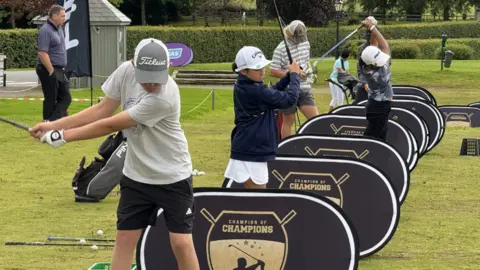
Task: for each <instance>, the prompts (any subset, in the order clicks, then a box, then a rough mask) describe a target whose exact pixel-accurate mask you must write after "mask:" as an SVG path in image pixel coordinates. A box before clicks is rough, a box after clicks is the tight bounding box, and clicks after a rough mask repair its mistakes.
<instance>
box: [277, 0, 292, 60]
mask: <svg viewBox="0 0 480 270" xmlns="http://www.w3.org/2000/svg"><path fill="white" fill-rule="evenodd" d="M273 4H274V5H275V11H276V12H277V20H278V25H279V26H280V33H281V34H282V37H283V42H284V43H285V49H286V50H287V55H288V60H289V61H290V64H291V63H292V62H293V59H292V54H291V53H290V48H288V44H287V39H286V38H285V34H284V33H283V27H282V22H281V21H280V13H279V12H278V7H277V2H276V1H275V0H273Z"/></svg>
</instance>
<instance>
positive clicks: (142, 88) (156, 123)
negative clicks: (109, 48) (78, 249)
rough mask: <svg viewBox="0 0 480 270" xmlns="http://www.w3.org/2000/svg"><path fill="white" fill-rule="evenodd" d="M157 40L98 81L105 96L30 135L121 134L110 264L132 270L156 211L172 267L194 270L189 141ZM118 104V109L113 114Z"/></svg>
mask: <svg viewBox="0 0 480 270" xmlns="http://www.w3.org/2000/svg"><path fill="white" fill-rule="evenodd" d="M168 68H169V57H168V50H167V48H166V46H165V45H164V44H163V43H162V42H161V41H159V40H156V39H153V38H148V39H144V40H142V41H141V42H140V43H139V44H138V46H137V48H136V49H135V57H134V59H133V61H127V62H124V63H123V64H121V65H120V66H119V67H118V68H117V70H115V71H114V72H113V73H112V74H111V75H110V77H109V78H108V79H107V81H106V82H105V83H104V84H103V85H102V90H103V92H104V93H105V95H106V97H105V99H104V100H103V101H102V102H101V103H99V104H97V105H95V106H92V107H90V108H87V109H85V110H83V111H81V112H79V113H77V114H75V115H72V116H69V117H66V118H62V119H60V120H57V121H54V122H47V123H40V124H38V125H36V126H34V127H33V128H32V129H31V131H30V133H31V135H32V136H33V137H35V138H40V141H41V142H43V143H48V144H50V145H51V146H53V147H59V146H61V145H63V144H65V143H67V142H72V141H79V140H87V139H92V138H97V137H101V136H105V135H108V134H111V133H114V132H118V131H123V133H124V134H125V135H126V136H127V139H128V151H127V156H126V159H125V165H124V169H123V174H124V176H123V178H122V179H121V181H120V188H121V189H120V192H121V196H120V202H119V205H118V210H117V235H116V240H115V249H114V252H113V260H112V269H113V270H123V269H125V270H127V269H130V268H131V262H132V258H133V254H134V250H135V247H136V244H137V242H138V239H139V237H140V234H141V232H142V229H144V228H146V227H147V226H148V225H154V224H155V220H156V215H157V211H158V210H159V208H162V209H163V215H164V217H165V221H166V225H167V228H168V230H169V232H170V242H171V246H172V250H173V252H174V254H175V256H176V259H177V262H178V266H179V269H182V270H197V269H199V265H198V259H197V255H196V253H195V249H194V245H193V239H192V227H193V220H194V213H195V209H194V198H193V186H192V178H191V172H192V164H191V157H190V153H189V152H188V143H187V140H186V137H185V135H184V132H183V130H182V127H181V125H180V121H179V119H180V93H179V89H178V86H177V84H176V83H175V81H174V80H173V79H172V78H171V77H170V76H169V74H168ZM120 105H122V112H121V113H119V114H117V115H115V116H113V114H114V113H115V111H116V109H117V108H118V107H119V106H120Z"/></svg>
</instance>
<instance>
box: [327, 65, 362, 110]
mask: <svg viewBox="0 0 480 270" xmlns="http://www.w3.org/2000/svg"><path fill="white" fill-rule="evenodd" d="M337 80H338V82H336V81H333V80H331V79H330V78H328V79H327V80H326V81H327V82H330V83H332V84H334V85H336V86H338V87H340V89H341V90H342V91H343V93H344V94H345V98H346V100H347V104H349V102H348V100H349V97H350V99H351V100H355V98H356V91H358V90H356V89H355V88H356V86H357V84H358V79H357V78H355V77H354V76H353V75H351V74H348V73H339V74H338V78H337ZM347 90H348V92H347ZM349 94H350V96H349Z"/></svg>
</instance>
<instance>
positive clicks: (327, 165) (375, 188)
mask: <svg viewBox="0 0 480 270" xmlns="http://www.w3.org/2000/svg"><path fill="white" fill-rule="evenodd" d="M268 171H269V181H268V184H267V188H272V189H288V190H303V191H308V192H312V193H315V194H318V195H320V196H324V197H326V198H329V199H330V200H332V201H333V202H335V203H336V204H337V205H339V206H340V207H341V208H342V209H343V210H344V211H345V213H346V214H347V216H348V217H349V218H350V219H351V220H352V222H353V225H354V226H355V228H356V230H357V233H358V238H359V241H360V242H359V243H360V258H364V257H367V256H370V255H372V254H374V253H376V252H378V251H379V250H381V249H382V248H383V247H384V246H385V245H386V244H387V243H388V242H389V241H390V239H391V238H392V236H393V234H394V233H395V230H396V227H397V224H398V219H399V211H400V209H399V203H398V199H397V198H398V196H397V192H396V190H395V188H394V186H393V184H392V182H391V181H390V179H388V177H387V176H386V175H385V174H384V173H383V172H382V171H380V170H379V169H378V168H377V167H376V166H374V165H373V164H371V163H367V162H365V161H361V160H358V159H357V160H355V159H349V158H333V157H330V158H316V157H293V156H283V155H278V157H277V158H276V160H274V161H271V162H268ZM223 186H224V187H233V188H235V187H238V186H239V184H238V183H236V182H233V181H230V180H228V179H226V180H225V182H224V185H223ZM317 267H318V266H317ZM296 269H302V268H296ZM325 269H327V268H325ZM328 269H330V268H328ZM332 269H333V268H332Z"/></svg>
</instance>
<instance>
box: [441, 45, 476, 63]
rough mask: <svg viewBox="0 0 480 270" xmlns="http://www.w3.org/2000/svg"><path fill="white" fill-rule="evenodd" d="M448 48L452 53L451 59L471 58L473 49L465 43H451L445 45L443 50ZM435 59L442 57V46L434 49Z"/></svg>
mask: <svg viewBox="0 0 480 270" xmlns="http://www.w3.org/2000/svg"><path fill="white" fill-rule="evenodd" d="M447 50H450V51H452V52H453V53H454V55H453V59H454V60H472V59H474V58H473V54H474V51H473V49H472V48H471V47H470V46H468V45H465V44H451V45H449V46H447V48H446V49H445V51H447ZM435 56H436V59H441V57H442V48H441V47H440V48H438V49H437V50H435Z"/></svg>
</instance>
